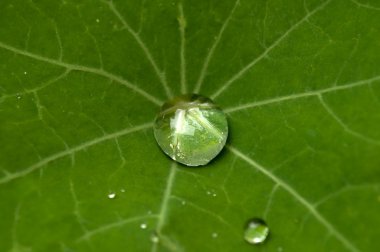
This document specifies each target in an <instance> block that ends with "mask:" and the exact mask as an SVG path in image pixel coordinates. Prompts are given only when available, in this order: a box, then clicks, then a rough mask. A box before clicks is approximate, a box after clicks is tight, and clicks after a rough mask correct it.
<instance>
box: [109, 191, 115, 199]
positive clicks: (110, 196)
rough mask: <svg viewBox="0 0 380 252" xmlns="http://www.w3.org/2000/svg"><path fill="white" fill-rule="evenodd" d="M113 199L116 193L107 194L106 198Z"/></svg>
mask: <svg viewBox="0 0 380 252" xmlns="http://www.w3.org/2000/svg"><path fill="white" fill-rule="evenodd" d="M115 197H116V193H113V192H112V193H109V194H108V198H109V199H114V198H115Z"/></svg>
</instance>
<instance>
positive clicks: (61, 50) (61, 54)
mask: <svg viewBox="0 0 380 252" xmlns="http://www.w3.org/2000/svg"><path fill="white" fill-rule="evenodd" d="M52 22H53V25H54V30H55V36H56V37H57V43H58V48H59V57H58V59H59V61H62V59H63V47H62V40H61V36H60V35H59V31H58V26H57V23H56V22H54V21H52Z"/></svg>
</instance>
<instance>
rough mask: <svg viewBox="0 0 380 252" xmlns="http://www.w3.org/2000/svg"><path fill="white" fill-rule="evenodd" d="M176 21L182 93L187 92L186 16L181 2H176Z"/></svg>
mask: <svg viewBox="0 0 380 252" xmlns="http://www.w3.org/2000/svg"><path fill="white" fill-rule="evenodd" d="M178 12H179V17H178V23H179V32H180V40H181V47H180V62H181V64H180V65H181V92H182V93H183V94H185V93H187V84H186V58H185V57H186V35H185V29H186V18H185V15H184V13H183V6H182V3H179V4H178Z"/></svg>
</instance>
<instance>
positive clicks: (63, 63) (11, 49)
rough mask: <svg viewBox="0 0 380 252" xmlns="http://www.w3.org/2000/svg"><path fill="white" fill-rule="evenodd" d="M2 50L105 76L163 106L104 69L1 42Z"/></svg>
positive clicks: (158, 101)
mask: <svg viewBox="0 0 380 252" xmlns="http://www.w3.org/2000/svg"><path fill="white" fill-rule="evenodd" d="M0 48H3V49H6V50H8V51H11V52H13V53H16V54H20V55H23V56H27V57H30V58H32V59H35V60H39V61H43V62H47V63H49V64H52V65H57V66H61V67H65V68H67V69H69V70H77V71H82V72H88V73H93V74H96V75H100V76H103V77H105V78H108V79H111V80H113V81H116V82H118V83H120V84H122V85H124V86H126V87H127V88H129V89H131V90H133V91H135V92H136V93H139V94H140V95H142V96H143V97H145V98H146V99H148V100H149V101H151V102H153V103H154V104H156V105H159V106H161V104H162V101H161V100H159V99H158V98H156V97H154V96H152V95H151V94H149V93H148V92H146V91H144V90H142V89H140V88H139V87H137V86H136V85H134V84H132V83H130V82H129V81H127V80H125V79H123V78H122V77H119V76H117V75H114V74H112V73H109V72H106V71H104V70H102V69H96V68H92V67H86V66H81V65H75V64H70V63H66V62H62V61H59V60H55V59H51V58H47V57H44V56H40V55H38V54H34V53H30V52H27V51H23V50H20V49H18V48H16V47H13V46H10V45H7V44H4V43H2V42H0Z"/></svg>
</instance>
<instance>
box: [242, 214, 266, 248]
mask: <svg viewBox="0 0 380 252" xmlns="http://www.w3.org/2000/svg"><path fill="white" fill-rule="evenodd" d="M268 234H269V228H268V226H267V224H266V223H265V222H264V221H263V220H262V219H259V218H253V219H251V220H249V221H248V223H247V226H246V228H245V231H244V239H245V240H246V241H247V242H248V243H250V244H260V243H263V242H264V241H265V240H266V239H267V237H268Z"/></svg>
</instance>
